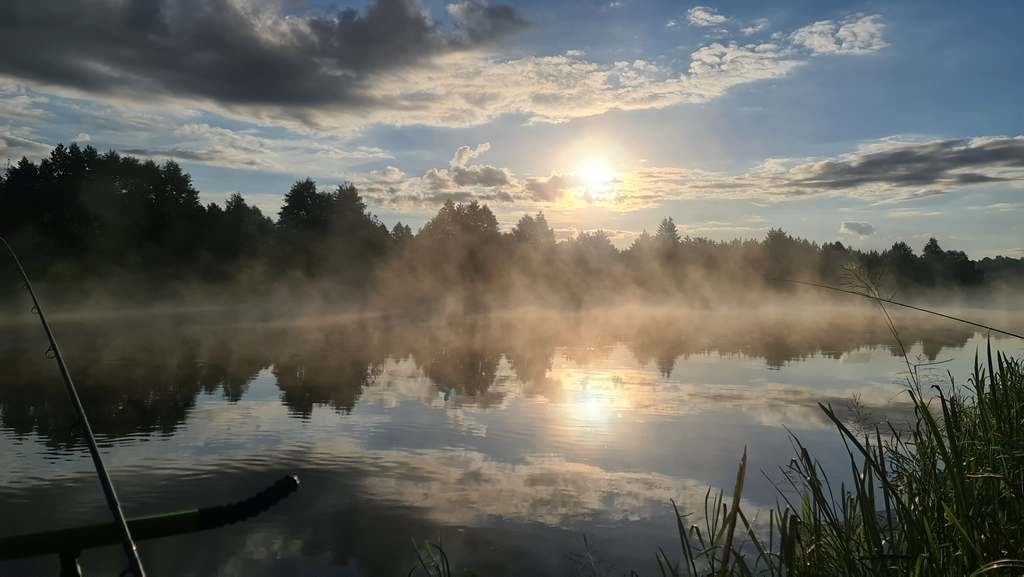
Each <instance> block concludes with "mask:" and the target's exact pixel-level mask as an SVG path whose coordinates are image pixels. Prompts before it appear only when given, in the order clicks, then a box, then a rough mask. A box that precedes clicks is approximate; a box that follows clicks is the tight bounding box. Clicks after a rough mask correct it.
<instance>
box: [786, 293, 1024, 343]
mask: <svg viewBox="0 0 1024 577" xmlns="http://www.w3.org/2000/svg"><path fill="white" fill-rule="evenodd" d="M766 280H769V281H776V282H787V283H792V284H799V285H805V286H813V287H818V288H823V289H828V290H830V291H836V292H841V293H846V294H850V295H856V296H859V297H864V298H866V299H871V300H873V301H876V302H883V303H888V304H891V305H896V306H899V307H904V308H908V309H911V310H915V311H920V312H923V313H928V314H930V315H935V316H937V317H942V318H944V319H949V320H952V321H957V322H961V323H964V324H967V325H971V326H975V327H978V328H982V329H985V330H987V331H991V332H993V333H999V334H1002V335H1006V336H1009V337H1016V338H1018V339H1024V335H1020V334H1017V333H1012V332H1010V331H1004V330H1003V329H997V328H996V327H993V326H989V325H985V324H982V323H978V322H974V321H969V320H967V319H963V318H960V317H955V316H953V315H947V314H943V313H940V312H936V311H933V310H928V309H925V308H921V307H916V306H914V305H910V304H907V303H901V302H899V301H894V300H892V299H887V298H884V297H880V296H878V295H872V294H868V293H865V292H860V291H855V290H851V289H844V288H839V287H834V286H831V285H827V284H821V283H816V282H811V281H804V280H793V279H787V278H769V279H766Z"/></svg>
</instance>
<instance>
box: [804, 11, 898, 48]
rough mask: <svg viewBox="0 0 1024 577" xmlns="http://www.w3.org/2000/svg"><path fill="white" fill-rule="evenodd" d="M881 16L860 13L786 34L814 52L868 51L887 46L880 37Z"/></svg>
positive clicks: (881, 28)
mask: <svg viewBox="0 0 1024 577" xmlns="http://www.w3.org/2000/svg"><path fill="white" fill-rule="evenodd" d="M884 30H885V23H884V22H883V21H882V17H881V16H877V15H875V16H864V17H860V18H855V19H847V20H843V21H840V22H838V23H837V22H834V21H832V20H822V21H820V22H815V23H814V24H810V25H808V26H804V27H803V28H800V29H799V30H797V31H795V32H793V33H792V34H791V35H790V41H791V42H792V43H793V44H794V45H797V46H803V47H805V48H807V49H808V50H810V51H811V52H812V53H814V54H871V53H874V52H878V51H879V50H881V49H883V48H885V47H886V46H888V44H887V43H886V42H885V41H884V40H883V39H882V32H883V31H884Z"/></svg>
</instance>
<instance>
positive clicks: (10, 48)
mask: <svg viewBox="0 0 1024 577" xmlns="http://www.w3.org/2000/svg"><path fill="white" fill-rule="evenodd" d="M270 6H271V3H258V2H255V1H254V2H251V3H245V2H232V1H229V0H95V1H85V0H74V1H72V0H62V1H60V2H5V3H4V4H3V6H2V7H0V52H2V53H3V54H4V58H3V59H0V74H7V75H11V76H14V77H18V78H23V79H28V80H32V81H36V82H42V83H48V84H53V85H59V86H65V87H70V88H75V89H78V90H83V91H86V92H92V93H101V94H125V95H133V96H138V95H140V94H169V95H174V96H188V97H198V98H207V99H212V100H214V101H217V102H220V103H222V104H225V105H252V104H264V105H282V106H295V107H311V106H313V107H315V106H317V105H323V104H327V103H333V104H343V105H347V106H359V105H369V104H372V103H373V99H372V97H370V96H368V95H366V94H364V93H363V92H362V91H361V86H362V83H363V82H364V81H365V79H366V78H367V77H368V76H369V75H372V74H373V73H375V72H379V71H383V70H387V69H393V68H396V67H401V66H408V65H413V64H416V63H417V62H420V61H422V60H424V59H427V58H430V57H431V56H434V55H438V54H441V53H444V52H450V51H455V50H463V49H468V48H471V47H473V46H475V45H477V44H480V43H482V42H485V41H490V40H492V39H494V38H496V37H498V36H500V35H502V34H505V33H508V32H511V31H513V30H515V29H517V28H520V27H522V26H523V25H524V21H523V19H522V17H521V16H519V14H518V13H517V12H516V11H515V10H514V9H513V8H511V7H509V6H504V5H499V6H489V5H487V4H486V3H485V2H484V1H483V0H473V1H469V2H465V3H463V4H459V5H456V6H453V7H452V14H453V17H454V18H453V19H454V22H455V26H454V27H453V28H451V27H442V26H439V25H438V24H436V23H435V22H434V21H433V20H432V19H431V18H430V16H429V15H428V14H427V13H426V12H425V11H424V10H423V9H422V7H421V6H420V5H419V3H418V2H417V1H416V0H376V1H372V2H371V3H370V4H369V6H367V7H366V9H365V10H363V11H362V12H357V11H356V10H353V9H351V8H349V9H344V10H340V11H336V12H334V13H330V14H324V13H318V14H313V15H307V16H302V17H287V18H286V17H285V16H283V15H282V14H281V13H280V12H277V11H275V10H274V9H272V8H271V7H270Z"/></svg>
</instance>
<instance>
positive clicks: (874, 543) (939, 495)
mask: <svg viewBox="0 0 1024 577" xmlns="http://www.w3.org/2000/svg"><path fill="white" fill-rule="evenodd" d="M911 381H912V386H911V388H910V389H909V390H908V394H909V395H910V398H911V400H912V401H913V404H914V420H913V422H912V423H910V426H909V428H905V427H902V426H901V425H899V424H893V425H887V427H886V430H882V429H881V428H879V429H876V431H875V432H874V434H866V435H865V434H858V433H855V432H853V431H852V430H851V429H850V428H848V427H847V425H845V424H844V422H843V421H842V420H841V419H839V418H838V417H837V416H836V413H835V412H834V410H833V409H832V408H831V407H826V406H822V410H823V411H824V412H825V414H826V415H827V416H828V417H829V419H831V420H832V422H833V423H834V425H835V427H836V429H837V430H838V432H839V434H840V435H841V436H842V437H843V441H844V443H845V445H846V448H847V451H848V453H849V459H850V475H849V477H848V479H847V480H846V481H844V482H842V483H837V480H835V479H831V480H830V479H829V478H828V477H827V476H825V475H824V473H823V471H822V469H821V467H820V466H819V465H818V464H817V462H816V461H815V460H814V458H813V456H812V455H811V454H810V453H809V452H808V451H807V449H805V448H804V447H803V446H802V445H801V444H800V442H799V440H797V439H794V443H795V448H796V453H797V454H796V456H795V458H794V459H793V460H792V461H791V462H790V464H789V465H788V466H786V467H784V468H782V469H781V470H782V472H783V475H784V478H785V481H784V483H783V484H782V486H780V491H779V499H780V502H779V505H778V506H777V507H776V508H775V509H772V510H770V511H768V512H767V519H764V516H765V512H761V513H759V518H760V519H761V521H766V527H765V524H764V523H762V525H761V526H759V525H758V523H757V522H756V521H755V520H753V519H752V518H751V517H750V516H749V515H750V512H747V511H742V510H741V509H739V508H738V507H737V506H736V504H737V503H738V502H739V495H740V494H741V493H742V489H743V482H744V476H745V473H746V470H745V469H746V466H745V455H744V460H743V462H741V464H740V468H739V475H738V478H737V482H736V487H735V488H734V490H733V496H732V499H731V504H729V505H726V504H725V503H723V498H722V496H721V494H719V495H718V496H716V497H714V498H710V497H709V500H708V504H709V506H708V510H707V511H706V513H707V515H706V517H707V519H708V520H707V522H706V523H705V525H704V527H703V528H698V527H696V526H690V525H689V524H688V523H687V521H686V519H685V517H683V516H680V517H679V525H678V533H679V551H678V552H676V554H675V555H674V556H673V554H672V553H669V552H667V551H660V552H659V553H658V566H659V569H660V572H661V574H662V575H663V576H669V575H671V576H677V575H779V576H783V575H786V576H794V575H808V576H809V575H843V576H852V575H858V576H859V575H863V576H879V575H892V576H896V575H901V576H902V575H922V576H924V575H934V576H949V577H952V576H954V575H956V576H963V575H981V574H985V575H1020V574H1021V572H1022V571H1024V554H1022V552H1024V450H1022V449H1024V428H1022V427H1021V425H1022V423H1024V365H1022V364H1021V362H1020V361H1019V360H1016V359H1011V358H1007V357H1005V356H1003V355H1001V354H997V355H996V356H995V357H994V358H993V356H992V352H991V350H989V351H988V355H987V359H986V360H985V361H983V362H979V361H978V360H977V359H975V365H974V372H973V374H972V375H971V376H970V378H969V381H968V387H967V388H966V389H961V388H957V387H956V386H955V383H954V382H953V378H952V376H950V382H949V383H948V387H935V389H934V395H933V394H930V393H931V392H929V391H927V390H926V389H925V388H924V387H923V385H922V383H921V382H920V381H919V380H918V379H917V378H916V377H913V376H912V378H911ZM736 543H741V545H736ZM730 544H732V545H730Z"/></svg>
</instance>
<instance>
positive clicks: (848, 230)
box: [839, 221, 875, 238]
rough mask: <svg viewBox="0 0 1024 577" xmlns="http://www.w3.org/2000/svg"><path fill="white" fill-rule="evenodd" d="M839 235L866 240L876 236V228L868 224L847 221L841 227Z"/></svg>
mask: <svg viewBox="0 0 1024 577" xmlns="http://www.w3.org/2000/svg"><path fill="white" fill-rule="evenodd" d="M839 233H840V234H845V235H849V236H857V237H860V238H864V237H866V236H871V235H873V234H875V227H874V226H872V225H871V223H868V222H858V221H846V222H844V223H843V224H841V225H840V226H839Z"/></svg>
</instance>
